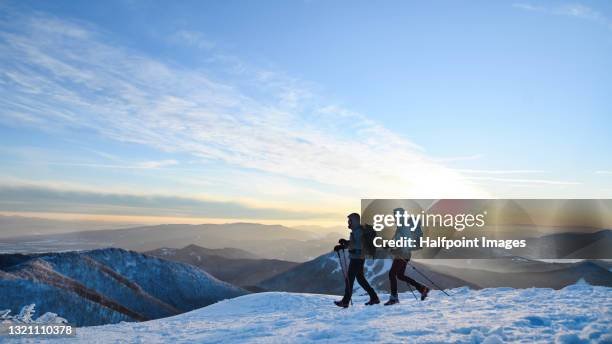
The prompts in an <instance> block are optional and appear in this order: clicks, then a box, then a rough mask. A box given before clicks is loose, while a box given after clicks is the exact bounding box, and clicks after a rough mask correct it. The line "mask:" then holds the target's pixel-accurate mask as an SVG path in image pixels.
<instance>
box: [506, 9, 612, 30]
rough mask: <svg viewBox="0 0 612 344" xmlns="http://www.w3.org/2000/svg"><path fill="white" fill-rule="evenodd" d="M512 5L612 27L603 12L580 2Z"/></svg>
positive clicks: (610, 21)
mask: <svg viewBox="0 0 612 344" xmlns="http://www.w3.org/2000/svg"><path fill="white" fill-rule="evenodd" d="M512 7H514V8H518V9H521V10H525V11H531V12H541V13H545V14H550V15H557V16H566V17H574V18H578V19H583V20H588V21H592V22H596V23H599V24H602V25H605V26H607V27H608V28H609V29H612V20H610V18H608V17H606V16H605V15H604V14H602V13H601V12H599V11H597V10H595V9H593V8H591V7H589V6H586V5H582V4H578V3H568V4H563V5H559V6H543V5H533V4H531V3H514V4H512Z"/></svg>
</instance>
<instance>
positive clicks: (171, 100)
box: [0, 14, 484, 199]
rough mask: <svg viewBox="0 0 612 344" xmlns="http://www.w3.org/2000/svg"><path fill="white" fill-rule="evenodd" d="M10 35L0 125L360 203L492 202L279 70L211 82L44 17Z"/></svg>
mask: <svg viewBox="0 0 612 344" xmlns="http://www.w3.org/2000/svg"><path fill="white" fill-rule="evenodd" d="M7 26H8V27H9V28H7ZM2 29H3V30H2V31H1V32H0V41H2V44H1V47H0V64H1V66H2V67H0V80H1V82H0V108H2V110H1V111H2V113H12V114H19V115H18V116H4V115H3V116H1V117H0V121H8V122H11V123H13V124H18V125H31V126H35V127H36V128H38V129H40V130H54V131H59V132H62V131H63V132H64V133H65V134H69V133H70V132H71V131H73V130H87V131H91V132H94V133H96V134H97V135H101V136H103V137H105V138H110V139H113V140H118V141H121V142H129V143H136V144H141V145H146V146H149V147H153V148H155V149H157V150H160V151H163V152H165V153H170V154H172V153H180V154H189V155H191V156H193V157H195V158H197V159H200V160H201V161H203V162H210V163H215V164H219V165H223V166H228V168H234V169H236V168H238V169H245V170H253V171H260V172H265V173H268V174H271V175H276V176H286V177H288V178H293V179H295V180H303V181H307V184H309V185H310V186H308V187H315V188H317V187H318V188H326V187H328V186H329V185H331V186H334V187H339V188H340V189H342V190H344V191H342V192H345V196H346V197H354V198H355V199H359V198H361V197H470V196H476V197H478V196H483V195H484V193H483V192H482V191H481V190H479V189H478V188H475V187H473V186H472V185H470V184H469V183H465V181H464V179H463V178H462V177H461V175H460V174H459V173H457V172H455V171H452V170H450V169H448V168H446V167H445V166H444V165H442V164H441V163H439V162H437V161H434V160H433V159H431V158H429V157H428V156H427V155H426V154H425V152H424V150H423V149H422V148H420V147H419V146H418V145H416V144H414V143H412V142H410V141H408V140H407V139H406V138H404V137H401V136H399V135H397V134H395V133H394V132H392V131H390V130H388V129H386V128H384V127H383V126H381V125H380V124H378V123H376V122H375V121H372V120H370V119H369V118H368V117H366V116H364V115H361V114H358V113H355V112H352V111H349V110H346V109H343V108H340V107H337V106H330V105H329V104H326V102H325V100H324V99H322V98H321V97H319V96H317V95H315V94H314V93H313V92H312V91H311V89H309V88H308V87H307V85H306V84H305V83H303V82H300V81H299V80H295V79H292V78H289V77H286V76H284V75H283V74H282V73H276V72H270V71H264V72H262V71H261V70H259V69H254V70H250V69H249V68H250V67H245V66H246V64H241V66H242V67H241V69H240V72H238V74H236V73H237V72H236V70H234V69H233V68H232V66H233V62H231V63H230V65H229V67H228V70H229V72H228V73H227V74H226V75H225V76H224V77H223V78H213V77H211V76H209V75H207V74H205V73H204V72H202V71H201V70H198V69H193V68H188V67H185V66H182V65H180V64H177V63H163V62H161V61H158V60H156V59H155V58H153V57H151V56H148V55H145V54H142V53H140V52H138V51H135V50H132V49H130V48H127V47H123V46H117V45H115V44H112V43H110V42H112V39H111V38H109V37H106V36H105V35H104V34H103V33H101V32H100V31H98V30H96V29H95V28H92V27H87V26H83V25H81V24H80V23H73V22H68V21H60V20H58V19H54V18H50V17H47V16H45V15H41V14H34V15H29V16H19V15H14V16H12V19H10V21H9V22H8V24H7V23H5V24H4V26H3V27H2ZM183 36H184V35H183ZM211 56H218V54H214V55H211ZM232 61H233V60H232ZM219 79H222V80H223V81H218V80H219ZM19 116H23V117H24V118H31V119H32V120H22V119H21V117H19ZM143 166H144V167H147V166H148V167H151V168H154V167H160V166H159V165H156V164H155V163H152V164H149V165H146V164H145V165H143ZM166 166H167V164H166ZM203 172H205V171H203Z"/></svg>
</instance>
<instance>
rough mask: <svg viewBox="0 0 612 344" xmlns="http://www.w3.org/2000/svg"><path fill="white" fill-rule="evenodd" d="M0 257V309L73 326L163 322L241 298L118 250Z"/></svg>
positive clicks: (186, 272) (212, 282) (197, 274)
mask: <svg viewBox="0 0 612 344" xmlns="http://www.w3.org/2000/svg"><path fill="white" fill-rule="evenodd" d="M2 257H3V259H0V263H1V265H0V294H1V295H2V297H1V298H0V309H13V310H15V309H19V308H21V307H22V306H23V305H26V304H29V303H36V304H37V307H38V309H39V310H40V311H41V312H54V313H57V314H59V315H60V316H62V317H64V318H66V319H67V320H68V321H69V322H70V323H71V324H74V325H78V326H82V325H100V324H107V323H116V322H119V321H134V320H138V321H143V320H150V319H156V318H161V317H167V316H171V315H176V314H179V313H182V312H186V311H189V310H192V309H195V308H199V307H203V306H206V305H209V304H211V303H214V302H216V301H218V300H222V299H226V298H231V297H235V296H239V295H244V294H245V293H246V291H245V290H242V289H240V288H237V287H234V286H232V285H230V284H228V283H225V282H222V281H219V280H217V279H216V278H214V277H212V276H210V275H209V274H207V273H206V272H204V271H202V270H200V269H198V268H196V267H194V266H191V265H187V264H181V263H175V262H169V261H165V260H161V259H157V258H153V257H148V256H145V255H142V254H139V253H136V252H130V251H125V250H121V249H102V250H94V251H86V252H66V253H49V254H41V255H32V256H27V255H16V256H12V255H5V256H2Z"/></svg>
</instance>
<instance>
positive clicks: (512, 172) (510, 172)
mask: <svg viewBox="0 0 612 344" xmlns="http://www.w3.org/2000/svg"><path fill="white" fill-rule="evenodd" d="M455 171H457V172H461V173H467V174H533V173H546V171H543V170H474V169H455Z"/></svg>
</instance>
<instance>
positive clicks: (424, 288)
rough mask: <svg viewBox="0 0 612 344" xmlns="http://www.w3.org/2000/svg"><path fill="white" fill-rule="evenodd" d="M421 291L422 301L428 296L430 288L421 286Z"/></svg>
mask: <svg viewBox="0 0 612 344" xmlns="http://www.w3.org/2000/svg"><path fill="white" fill-rule="evenodd" d="M419 293H421V301H424V300H425V299H426V298H427V294H429V288H427V287H426V286H423V287H421V288H419Z"/></svg>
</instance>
